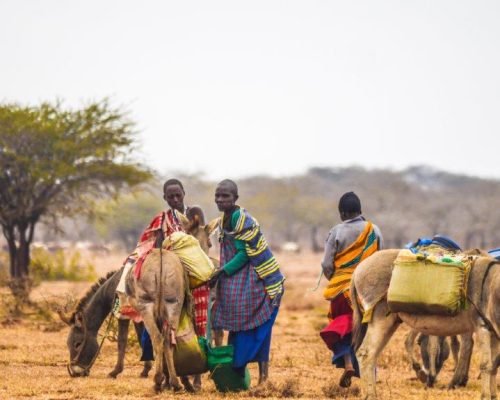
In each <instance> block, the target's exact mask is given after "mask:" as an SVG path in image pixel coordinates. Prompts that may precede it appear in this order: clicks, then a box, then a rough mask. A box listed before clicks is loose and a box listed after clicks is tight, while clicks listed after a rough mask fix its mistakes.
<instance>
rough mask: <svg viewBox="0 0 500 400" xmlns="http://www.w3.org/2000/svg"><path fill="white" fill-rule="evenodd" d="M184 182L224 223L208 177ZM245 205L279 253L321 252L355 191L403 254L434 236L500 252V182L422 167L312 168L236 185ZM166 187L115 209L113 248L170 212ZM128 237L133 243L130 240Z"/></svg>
mask: <svg viewBox="0 0 500 400" xmlns="http://www.w3.org/2000/svg"><path fill="white" fill-rule="evenodd" d="M172 176H176V177H178V178H180V179H182V181H183V182H184V185H185V188H186V191H187V197H186V199H187V204H198V205H200V206H202V207H203V209H204V210H205V211H206V213H207V218H212V217H214V216H216V215H217V210H216V208H215V205H214V188H215V185H216V184H217V182H215V181H210V180H207V179H204V178H203V176H196V175H180V174H174V175H172ZM236 181H237V183H238V185H239V188H240V201H239V203H240V204H241V205H242V206H243V207H246V208H248V209H249V210H250V212H251V213H252V214H253V215H254V216H255V217H256V218H257V219H258V220H259V222H260V224H261V225H262V227H263V229H264V230H265V232H266V237H267V238H268V241H269V242H270V243H271V244H272V245H279V244H281V243H283V242H285V241H295V242H299V243H300V244H301V245H302V246H303V247H306V248H307V247H309V248H311V249H313V250H321V247H322V245H323V243H324V240H325V238H326V235H327V233H328V230H329V229H330V228H331V227H332V226H333V225H335V224H337V223H339V222H340V219H339V215H338V211H337V204H338V199H339V198H340V196H341V195H342V194H343V193H345V192H346V191H350V190H353V191H355V192H356V193H357V194H358V195H359V196H360V198H361V201H362V206H363V213H364V215H365V216H366V218H369V219H371V220H372V221H374V222H375V223H376V224H377V225H379V226H380V228H381V230H382V233H383V235H384V240H385V246H386V247H394V248H399V247H402V246H404V245H405V244H406V243H408V242H410V241H415V240H416V239H418V238H421V237H431V236H433V235H435V234H442V235H447V236H449V237H451V238H453V239H454V240H455V241H457V242H458V243H459V244H460V245H461V246H462V247H463V248H472V247H480V248H483V249H489V248H493V247H496V246H500V215H499V214H498V213H497V211H496V210H498V206H499V205H500V181H496V180H486V179H480V178H474V177H468V176H463V175H455V174H451V173H446V172H442V171H436V170H433V169H431V168H429V167H423V166H417V167H411V168H408V169H406V170H404V171H400V172H395V171H389V170H367V169H364V168H360V167H350V168H311V169H310V170H308V171H307V172H306V173H305V174H302V175H297V176H291V177H286V178H272V177H268V176H255V177H250V178H244V179H236ZM161 186H162V182H161V181H158V182H156V183H153V184H151V186H150V188H149V190H148V191H147V192H145V193H143V194H140V195H136V196H135V197H132V196H126V197H125V198H123V201H121V202H118V203H113V206H112V207H110V208H109V206H108V208H109V210H110V211H109V212H108V213H107V214H106V215H105V216H104V219H103V220H101V222H100V223H99V224H100V232H101V233H102V234H105V237H106V239H107V240H109V239H115V240H121V241H122V243H124V244H125V245H126V247H127V248H131V247H133V245H134V244H135V241H136V240H137V238H138V235H139V234H140V232H141V231H142V229H143V228H144V227H145V226H146V225H147V224H148V222H149V220H150V219H151V217H152V216H153V215H154V214H155V212H157V211H159V210H161V209H162V207H164V202H163V200H162V194H161ZM105 209H106V207H105ZM125 237H126V238H125Z"/></svg>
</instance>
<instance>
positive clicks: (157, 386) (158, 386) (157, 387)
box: [153, 383, 162, 393]
mask: <svg viewBox="0 0 500 400" xmlns="http://www.w3.org/2000/svg"><path fill="white" fill-rule="evenodd" d="M153 390H154V391H155V393H161V391H162V385H161V383H155V385H154V386H153Z"/></svg>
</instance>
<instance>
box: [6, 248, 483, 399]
mask: <svg viewBox="0 0 500 400" xmlns="http://www.w3.org/2000/svg"><path fill="white" fill-rule="evenodd" d="M121 258H122V257H119V256H113V257H108V258H106V259H99V260H97V259H96V260H95V262H96V265H97V269H98V272H99V273H100V274H104V272H106V271H108V270H110V269H112V266H113V265H119V264H120V261H121ZM320 258H321V255H312V254H298V255H292V254H278V259H279V261H280V263H281V265H282V269H283V271H284V272H285V274H286V276H287V284H286V294H285V298H284V302H283V304H282V307H281V310H280V314H279V315H278V319H277V321H276V325H275V328H274V335H273V343H272V352H271V369H270V384H269V385H267V386H266V387H261V388H252V389H251V390H250V391H248V392H245V393H239V394H228V395H223V394H219V393H218V392H216V390H215V387H214V385H213V383H212V382H211V381H210V380H209V379H208V375H207V374H205V376H204V378H203V389H202V391H201V392H200V393H197V394H185V393H180V394H175V395H174V394H173V393H172V392H163V393H161V394H155V393H154V391H153V389H152V386H153V383H152V378H148V379H141V378H139V373H140V371H141V363H140V362H139V361H138V359H139V348H138V346H137V345H132V346H131V347H129V352H128V354H127V356H126V366H125V371H124V372H123V373H122V374H121V375H120V376H119V377H118V378H117V379H116V380H112V379H110V378H108V377H107V373H108V372H110V371H111V369H112V367H113V365H114V362H115V359H116V344H115V343H112V342H109V341H107V342H105V344H104V346H103V349H102V352H101V354H100V356H99V358H98V359H97V362H96V364H95V366H94V367H93V369H92V371H91V374H90V376H89V377H87V378H70V377H69V375H68V373H67V371H66V362H67V360H68V351H67V349H66V336H67V333H68V328H67V327H66V326H64V325H63V324H61V323H59V322H57V323H56V322H51V323H48V322H45V321H43V320H41V319H38V318H35V317H31V318H30V317H29V316H28V317H27V318H26V319H23V320H21V321H12V320H6V319H5V318H3V319H2V321H1V322H2V325H0V371H1V372H0V399H2V400H3V399H47V400H49V399H54V400H55V399H59V400H63V399H120V400H126V399H138V398H148V399H149V398H151V399H162V398H173V397H174V396H175V398H177V399H188V398H189V399H196V398H199V399H212V398H262V397H269V398H282V397H302V398H314V399H317V398H337V399H357V398H360V397H359V381H358V380H354V381H353V382H354V383H353V387H351V388H350V389H349V390H344V389H342V388H339V387H338V386H337V382H338V379H339V377H340V374H341V370H337V369H334V368H333V367H332V365H331V363H330V357H331V354H330V352H329V351H328V350H327V348H326V347H325V345H324V344H323V342H322V341H321V339H320V337H319V335H318V332H319V330H320V329H321V328H322V327H323V326H324V325H325V324H326V321H327V320H326V310H327V307H328V304H327V302H326V301H324V300H323V299H322V295H321V289H319V290H318V291H316V292H309V291H308V290H307V289H308V288H312V287H313V286H314V285H315V281H316V278H317V275H318V272H319V263H320ZM89 286H90V283H67V282H56V283H44V284H42V285H41V286H39V287H38V288H37V289H36V290H35V291H34V292H33V296H32V297H33V299H36V300H37V301H39V302H41V304H43V302H44V301H45V300H57V301H60V302H65V301H66V298H67V296H70V297H71V296H73V297H79V296H80V295H82V294H83V293H84V292H85V290H86V289H87V288H88V287H89ZM1 294H2V299H3V301H6V299H7V296H8V295H7V292H6V291H4V290H2V292H1ZM406 332H407V329H406V328H405V327H402V328H400V329H399V330H398V332H397V333H396V335H395V337H394V338H393V339H392V340H391V342H390V343H389V345H388V346H387V348H386V349H385V350H384V352H383V354H382V356H381V359H380V362H379V366H378V390H379V395H380V398H381V399H383V400H388V399H394V400H397V399H405V400H406V399H408V400H409V399H428V400H437V399H439V400H446V399H476V398H479V393H480V386H479V381H478V380H477V375H478V371H479V370H478V359H477V355H476V354H474V356H473V363H472V369H471V374H470V382H469V385H468V387H467V388H466V389H461V390H456V391H448V390H447V389H446V384H447V383H448V381H449V379H450V377H451V374H452V368H453V362H452V360H448V362H447V363H446V364H445V367H444V370H443V372H442V373H441V375H440V376H439V378H438V383H437V385H436V387H435V388H433V389H428V390H426V389H425V388H424V386H423V385H422V384H421V383H420V382H419V381H417V380H415V379H414V373H413V371H412V370H411V368H410V365H409V363H408V360H407V358H406V355H405V353H404V348H403V340H404V335H405V333H406ZM250 370H251V374H252V378H253V382H255V381H256V377H257V368H256V365H252V366H251V368H250Z"/></svg>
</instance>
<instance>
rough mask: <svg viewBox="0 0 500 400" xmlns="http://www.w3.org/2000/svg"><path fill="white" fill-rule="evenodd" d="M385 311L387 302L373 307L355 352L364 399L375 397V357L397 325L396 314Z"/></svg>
mask: <svg viewBox="0 0 500 400" xmlns="http://www.w3.org/2000/svg"><path fill="white" fill-rule="evenodd" d="M387 311H388V308H387V303H382V302H381V303H379V304H378V305H377V306H376V307H375V310H374V313H373V317H372V321H371V322H370V323H369V324H368V327H367V331H366V336H365V337H364V339H363V343H362V344H361V346H360V347H359V349H358V351H357V352H356V356H357V358H358V361H359V367H360V373H361V389H362V393H363V399H364V400H376V399H377V391H376V387H375V385H376V377H375V367H376V364H377V358H378V355H379V354H380V352H381V351H382V349H383V348H384V347H385V345H386V344H387V342H388V341H389V339H390V338H391V336H392V335H393V333H394V332H395V331H396V329H397V327H398V325H399V323H398V317H397V315H394V314H389V315H387Z"/></svg>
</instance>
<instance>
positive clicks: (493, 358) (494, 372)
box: [490, 334, 500, 400]
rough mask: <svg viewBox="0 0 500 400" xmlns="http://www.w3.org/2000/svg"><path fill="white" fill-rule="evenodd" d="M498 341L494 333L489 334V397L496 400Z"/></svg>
mask: <svg viewBox="0 0 500 400" xmlns="http://www.w3.org/2000/svg"><path fill="white" fill-rule="evenodd" d="M499 351H500V341H499V340H498V339H497V338H496V337H495V335H494V334H491V362H492V368H491V375H490V391H491V399H492V400H496V399H497V398H498V397H497V371H498V364H499V363H500V359H499V357H500V354H499Z"/></svg>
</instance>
